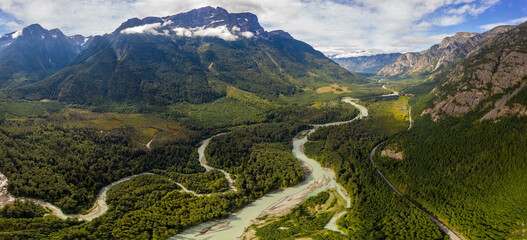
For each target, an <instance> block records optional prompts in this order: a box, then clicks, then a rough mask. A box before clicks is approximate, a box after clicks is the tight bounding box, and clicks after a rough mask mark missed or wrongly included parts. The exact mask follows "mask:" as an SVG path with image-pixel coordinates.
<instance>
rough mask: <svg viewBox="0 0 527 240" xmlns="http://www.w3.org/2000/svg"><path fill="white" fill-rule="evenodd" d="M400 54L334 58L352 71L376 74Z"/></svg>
mask: <svg viewBox="0 0 527 240" xmlns="http://www.w3.org/2000/svg"><path fill="white" fill-rule="evenodd" d="M399 56H401V53H388V54H377V55H372V56H361V57H348V58H332V60H333V61H335V62H336V63H338V64H339V65H340V66H342V67H344V68H346V69H348V70H350V71H352V72H356V73H366V74H374V75H375V74H377V72H378V71H379V70H381V69H382V68H383V67H385V66H387V65H390V64H392V63H393V62H395V61H396V60H397V58H398V57H399Z"/></svg>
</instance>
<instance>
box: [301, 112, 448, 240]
mask: <svg viewBox="0 0 527 240" xmlns="http://www.w3.org/2000/svg"><path fill="white" fill-rule="evenodd" d="M382 122H384V124H379V123H382ZM392 126H393V125H391V124H389V120H388V119H383V118H375V117H369V118H367V119H366V120H361V121H356V122H352V123H349V124H346V125H341V126H335V127H327V128H322V129H319V130H317V131H316V132H315V133H313V134H312V135H310V136H309V140H310V142H308V143H306V150H305V151H306V154H307V155H308V156H310V157H312V158H314V159H316V160H318V161H320V162H321V163H322V164H323V165H326V166H328V167H332V168H333V169H334V170H335V173H336V176H337V180H338V182H339V183H340V184H341V185H342V186H344V188H346V191H347V192H348V194H350V196H351V197H352V204H351V206H352V207H351V209H350V210H349V213H348V214H346V215H345V216H344V217H342V218H340V219H339V221H338V222H337V223H338V224H339V225H340V226H341V228H342V229H343V230H344V231H345V232H346V233H347V234H348V237H349V238H351V239H443V238H444V237H445V236H444V235H443V234H442V232H441V231H440V230H439V228H438V227H437V226H435V225H434V224H433V223H432V222H431V221H430V219H429V218H428V217H427V216H426V215H425V214H424V213H422V212H420V211H419V210H418V209H417V208H415V207H413V206H411V205H410V204H409V203H408V202H407V201H406V200H405V199H404V198H403V197H400V196H398V195H396V194H395V192H393V191H392V190H391V189H390V188H389V187H388V185H387V184H386V183H385V182H384V181H383V180H382V179H381V177H380V176H379V175H377V173H376V172H375V170H374V168H373V166H372V165H371V163H370V162H369V152H370V150H371V149H372V148H373V146H374V145H375V144H377V143H379V142H381V141H382V140H383V139H386V138H387V137H389V136H391V135H392V134H393V133H394V132H396V131H397V130H396V129H393V128H392ZM399 129H400V128H399Z"/></svg>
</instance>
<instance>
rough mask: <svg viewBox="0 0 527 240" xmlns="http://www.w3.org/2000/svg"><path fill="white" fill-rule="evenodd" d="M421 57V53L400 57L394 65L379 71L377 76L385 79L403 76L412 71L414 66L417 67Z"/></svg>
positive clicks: (406, 54)
mask: <svg viewBox="0 0 527 240" xmlns="http://www.w3.org/2000/svg"><path fill="white" fill-rule="evenodd" d="M420 56H421V54H420V53H412V52H410V53H405V54H403V55H401V56H400V57H398V58H397V60H395V62H393V63H392V64H390V65H388V66H386V67H383V68H382V69H381V70H379V72H378V73H377V75H379V76H384V77H386V76H397V75H402V74H404V73H406V72H407V71H409V70H410V69H412V68H413V67H414V65H416V63H417V61H418V60H419V57H420Z"/></svg>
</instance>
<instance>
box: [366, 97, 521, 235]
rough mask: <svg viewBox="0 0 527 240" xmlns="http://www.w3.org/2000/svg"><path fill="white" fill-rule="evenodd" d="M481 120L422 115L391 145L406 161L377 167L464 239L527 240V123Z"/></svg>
mask: <svg viewBox="0 0 527 240" xmlns="http://www.w3.org/2000/svg"><path fill="white" fill-rule="evenodd" d="M516 99H519V98H516ZM478 117H480V116H478V115H476V114H471V115H467V116H465V117H462V118H448V119H445V120H442V121H440V122H436V123H434V122H432V121H431V120H430V119H429V118H428V117H423V118H419V120H418V121H417V122H416V124H415V129H412V131H409V132H405V133H402V134H401V135H398V136H397V137H395V138H394V139H393V140H390V141H389V142H388V143H387V144H391V145H398V146H400V148H401V149H400V150H402V151H403V152H404V156H405V158H404V160H403V161H399V160H395V159H391V158H388V157H382V158H381V157H380V156H378V157H377V159H380V161H378V165H379V166H380V167H381V168H382V170H383V172H385V174H386V175H387V177H388V178H389V179H390V181H392V182H393V183H395V185H396V186H397V187H398V188H399V189H400V190H401V191H402V192H403V193H404V194H406V195H407V196H409V197H410V198H411V199H413V200H415V201H416V202H417V203H419V204H421V205H423V206H424V207H426V208H427V209H429V210H430V211H431V212H433V213H434V214H436V215H437V216H438V217H439V218H441V219H444V220H445V221H446V222H448V223H449V224H451V225H452V226H454V227H455V228H456V229H457V230H458V231H459V232H461V233H462V234H463V235H464V236H465V237H467V238H470V239H524V238H525V236H524V235H523V234H524V233H523V232H522V231H523V230H524V229H525V227H524V223H525V222H526V221H527V207H526V205H525V204H524V203H525V201H526V200H527V195H526V193H527V181H526V179H525V174H526V170H525V169H527V162H526V161H525V159H527V148H526V146H527V137H526V136H525V132H527V126H526V125H525V122H527V119H526V118H525V117H512V118H501V119H500V120H499V121H496V122H492V121H484V122H482V123H479V122H478V121H475V119H478Z"/></svg>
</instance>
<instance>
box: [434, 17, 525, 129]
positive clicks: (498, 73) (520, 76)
mask: <svg viewBox="0 0 527 240" xmlns="http://www.w3.org/2000/svg"><path fill="white" fill-rule="evenodd" d="M499 29H500V32H501V30H502V29H508V30H506V31H504V32H502V33H501V34H491V35H490V36H487V37H486V38H485V37H484V38H483V39H484V40H482V41H481V44H479V45H477V46H475V48H474V50H472V51H471V52H470V53H469V54H468V56H467V57H466V58H464V59H463V60H462V61H461V62H460V63H459V64H457V65H455V67H454V68H453V70H452V71H449V72H448V74H447V75H446V78H445V79H444V80H443V81H442V82H441V84H440V85H438V86H437V87H436V88H435V89H434V90H433V93H434V95H435V98H434V100H433V107H431V108H428V109H427V110H425V111H424V112H423V114H431V116H432V118H433V119H434V120H438V119H441V118H442V117H444V116H447V115H450V116H461V115H465V114H466V113H468V112H470V111H473V110H478V111H484V112H488V113H487V114H486V115H485V116H483V117H482V118H481V120H488V119H495V118H496V117H499V116H506V115H517V114H521V115H526V106H527V102H526V101H525V98H526V97H527V91H526V90H525V88H524V87H525V85H526V81H527V23H523V24H521V25H518V26H516V27H501V28H499ZM516 95H517V96H516ZM515 96H516V98H515Z"/></svg>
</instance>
